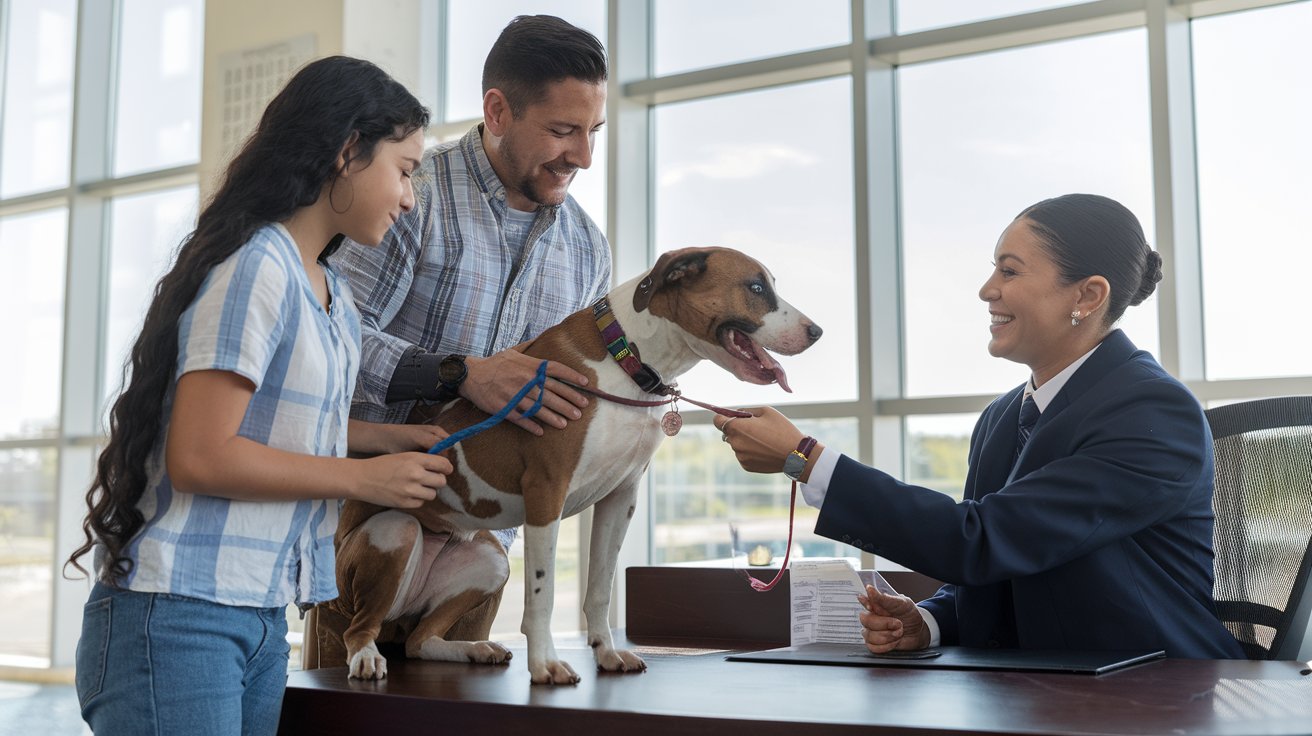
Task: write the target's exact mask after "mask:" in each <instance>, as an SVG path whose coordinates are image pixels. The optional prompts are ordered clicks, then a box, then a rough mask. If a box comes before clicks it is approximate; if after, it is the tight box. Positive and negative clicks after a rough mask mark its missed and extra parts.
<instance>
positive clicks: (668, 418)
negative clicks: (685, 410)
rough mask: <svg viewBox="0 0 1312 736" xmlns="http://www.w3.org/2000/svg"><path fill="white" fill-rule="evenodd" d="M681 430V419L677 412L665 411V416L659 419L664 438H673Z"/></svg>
mask: <svg viewBox="0 0 1312 736" xmlns="http://www.w3.org/2000/svg"><path fill="white" fill-rule="evenodd" d="M680 429H683V417H681V416H679V412H677V411H667V412H665V416H663V417H661V431H662V432H664V433H665V436H666V437H673V436H674V435H676V434H678V433H679V430H680Z"/></svg>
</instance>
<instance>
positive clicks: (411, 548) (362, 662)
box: [337, 511, 422, 680]
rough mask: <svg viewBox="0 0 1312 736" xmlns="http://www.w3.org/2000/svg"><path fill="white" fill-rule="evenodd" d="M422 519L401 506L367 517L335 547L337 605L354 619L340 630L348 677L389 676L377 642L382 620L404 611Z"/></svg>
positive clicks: (415, 561)
mask: <svg viewBox="0 0 1312 736" xmlns="http://www.w3.org/2000/svg"><path fill="white" fill-rule="evenodd" d="M420 532H421V529H420V526H419V522H418V521H417V520H416V519H415V518H414V517H413V516H410V515H408V514H405V513H402V512H400V511H385V512H383V513H380V514H378V515H376V516H373V517H371V518H369V520H367V521H365V522H364V523H363V524H361V525H360V526H358V527H356V528H355V529H353V530H352V531H351V532H350V533H349V534H347V535H346V536H345V537H343V538H342V540H341V542H340V543H339V544H338V549H337V587H338V592H339V594H340V597H339V598H338V608H341V609H344V612H347V613H349V615H350V618H351V623H350V625H349V626H347V627H346V631H345V632H344V633H343V634H342V642H343V643H344V644H345V646H346V657H347V664H348V665H349V667H350V676H351V677H356V678H360V679H364V680H380V679H382V678H384V677H387V660H386V658H384V657H383V655H382V654H380V653H379V652H378V646H377V644H376V641H377V639H378V633H379V632H380V631H381V630H382V626H383V622H384V621H386V620H389V619H393V618H396V617H397V616H398V615H400V613H401V608H402V604H403V600H404V596H405V591H406V590H407V589H408V588H409V586H410V581H411V579H412V578H413V577H414V574H415V569H416V568H417V566H418V564H419V559H420V553H421V550H422V542H421V538H422V535H421V534H420Z"/></svg>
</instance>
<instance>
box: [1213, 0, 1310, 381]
mask: <svg viewBox="0 0 1312 736" xmlns="http://www.w3.org/2000/svg"><path fill="white" fill-rule="evenodd" d="M1309 35H1312V3H1306V2H1304V3H1294V4H1291V5H1286V6H1281V7H1278V8H1271V9H1268V10H1261V11H1251V12H1247V13H1236V14H1234V15H1223V16H1218V17H1215V18H1208V19H1206V20H1200V21H1195V22H1194V24H1193V52H1194V56H1193V58H1194V95H1195V97H1194V104H1195V106H1196V108H1197V114H1198V117H1197V122H1196V124H1195V125H1196V130H1197V145H1198V186H1199V193H1198V200H1199V223H1200V230H1201V237H1202V248H1203V317H1204V324H1205V328H1206V340H1205V343H1206V345H1207V348H1206V361H1207V377H1208V378H1209V379H1214V380H1220V379H1232V378H1256V377H1264V376H1296V375H1304V376H1306V375H1312V341H1310V340H1308V339H1307V337H1306V335H1307V328H1306V326H1305V324H1306V320H1305V319H1304V317H1303V315H1305V314H1306V313H1307V308H1306V302H1307V300H1306V298H1305V294H1306V291H1307V285H1306V281H1307V274H1308V273H1310V272H1312V247H1310V246H1312V241H1309V238H1308V231H1309V225H1312V223H1309V220H1308V201H1309V196H1310V195H1312V176H1310V175H1309V173H1308V172H1310V171H1312V139H1309V138H1308V131H1309V130H1312V97H1309V96H1308V95H1307V94H1304V93H1291V91H1292V90H1298V89H1305V88H1306V85H1307V82H1306V76H1307V73H1306V70H1307V69H1309V68H1312V47H1309V46H1308V44H1307V38H1308V36H1309ZM1240 305H1242V306H1240ZM1255 317H1256V318H1255Z"/></svg>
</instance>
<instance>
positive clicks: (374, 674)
mask: <svg viewBox="0 0 1312 736" xmlns="http://www.w3.org/2000/svg"><path fill="white" fill-rule="evenodd" d="M350 665H351V673H350V675H351V677H354V678H356V679H359V680H381V679H383V678H385V677H387V658H386V657H384V656H383V655H381V654H379V653H378V649H377V647H375V646H374V645H373V644H370V645H369V646H367V647H365V648H364V649H361V650H360V651H358V652H356V653H355V654H353V655H351V661H350Z"/></svg>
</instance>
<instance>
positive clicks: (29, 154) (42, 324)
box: [0, 0, 205, 667]
mask: <svg viewBox="0 0 1312 736" xmlns="http://www.w3.org/2000/svg"><path fill="white" fill-rule="evenodd" d="M204 15H205V14H204V3H203V0H0V50H2V51H3V53H4V59H3V66H0V69H2V70H3V88H2V89H0V100H2V101H0V262H2V263H4V264H5V266H4V268H3V269H0V314H3V315H4V316H3V317H0V320H3V326H4V328H3V334H4V338H5V347H6V349H7V350H8V351H9V353H10V355H11V356H12V357H11V358H9V359H7V360H4V361H0V382H2V383H3V385H4V386H5V390H4V391H3V392H0V600H3V601H4V602H5V605H4V606H3V608H2V609H0V664H10V665H25V666H44V665H48V664H54V665H55V666H58V667H67V666H70V665H71V664H72V658H73V647H74V645H75V644H76V632H77V628H76V620H77V619H76V616H75V612H76V611H78V610H80V609H81V606H82V603H83V602H84V601H85V596H86V591H87V590H88V589H89V584H88V583H87V582H86V581H76V582H65V581H63V580H62V579H61V577H60V573H61V571H62V562H63V560H64V559H65V558H66V557H67V556H68V554H69V553H70V552H71V551H72V549H73V547H75V546H76V545H77V544H78V543H80V541H81V540H80V539H79V538H78V537H79V536H80V535H79V534H78V531H79V525H80V523H81V514H82V513H83V511H84V508H85V507H84V505H83V502H82V498H83V496H84V494H85V493H86V490H87V487H88V486H89V485H90V482H91V462H90V460H91V458H90V456H91V455H92V454H93V453H94V451H95V448H97V447H99V446H100V445H101V443H102V442H103V432H104V429H105V425H104V422H103V416H104V414H103V411H104V404H105V400H106V399H107V398H109V397H110V396H111V395H112V394H113V392H115V391H116V390H117V389H118V386H119V378H120V375H119V371H120V369H121V367H122V363H123V357H124V354H125V351H126V346H127V345H128V344H129V343H130V341H131V340H132V339H133V337H135V333H136V331H137V329H138V328H139V327H140V323H141V317H142V314H143V312H144V308H145V305H146V304H147V303H148V301H149V299H150V297H151V293H152V291H153V288H154V284H155V281H156V280H157V279H158V278H159V276H160V275H161V273H162V271H163V268H164V266H165V264H166V263H167V262H168V259H169V256H170V254H171V253H172V252H173V249H174V248H175V247H176V246H177V244H178V242H179V240H180V239H181V237H182V235H183V234H184V233H186V232H187V231H188V230H190V229H191V227H192V224H193V222H194V220H195V217H196V200H197V186H196V178H197V177H196V167H197V163H198V158H199V155H200V154H199V151H200V99H201V96H200V91H201V89H200V88H201V51H202V48H203V46H202V36H201V26H202V23H203V20H204ZM79 24H81V26H79ZM75 130H76V131H79V132H78V134H77V136H76V137H75V136H74V131H75ZM88 562H89V559H87V558H84V560H83V563H84V564H87V563H88Z"/></svg>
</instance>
